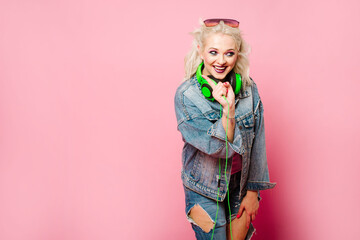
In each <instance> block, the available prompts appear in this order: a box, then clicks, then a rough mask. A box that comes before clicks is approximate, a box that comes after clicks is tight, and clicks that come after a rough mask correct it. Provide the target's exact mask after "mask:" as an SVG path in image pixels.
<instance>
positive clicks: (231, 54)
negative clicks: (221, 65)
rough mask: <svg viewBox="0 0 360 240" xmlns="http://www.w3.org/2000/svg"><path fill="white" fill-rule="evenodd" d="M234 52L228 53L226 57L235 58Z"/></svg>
mask: <svg viewBox="0 0 360 240" xmlns="http://www.w3.org/2000/svg"><path fill="white" fill-rule="evenodd" d="M234 54H235V53H234V52H228V53H226V56H228V57H232V56H234Z"/></svg>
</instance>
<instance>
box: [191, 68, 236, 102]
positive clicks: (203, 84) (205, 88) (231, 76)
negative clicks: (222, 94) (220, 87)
mask: <svg viewBox="0 0 360 240" xmlns="http://www.w3.org/2000/svg"><path fill="white" fill-rule="evenodd" d="M203 66H204V62H201V63H200V65H199V67H198V68H197V70H196V78H197V80H198V81H199V83H200V88H201V92H202V93H203V94H204V96H205V98H206V99H208V100H210V101H214V100H215V99H214V97H213V96H212V91H213V90H212V88H211V86H210V84H209V83H208V81H207V80H206V79H204V78H203V77H202V76H201V75H202V73H201V71H202V69H203ZM209 77H210V78H211V79H212V80H213V82H214V83H215V84H217V83H218V82H219V81H221V82H226V81H227V82H229V83H230V85H231V87H232V88H233V90H234V93H235V95H237V94H238V93H239V92H240V89H241V83H242V82H241V75H240V74H238V73H235V72H234V71H231V72H229V73H228V75H227V76H226V77H225V78H224V79H223V80H219V79H216V78H214V77H213V76H211V75H209Z"/></svg>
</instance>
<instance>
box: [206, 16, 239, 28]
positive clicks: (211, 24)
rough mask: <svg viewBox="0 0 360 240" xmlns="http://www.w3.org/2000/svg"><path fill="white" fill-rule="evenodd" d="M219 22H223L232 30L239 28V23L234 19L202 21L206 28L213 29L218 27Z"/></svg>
mask: <svg viewBox="0 0 360 240" xmlns="http://www.w3.org/2000/svg"><path fill="white" fill-rule="evenodd" d="M220 21H223V22H224V23H225V24H226V25H228V26H230V27H233V28H237V27H239V22H238V21H236V20H235V19H225V18H211V19H206V20H205V21H204V24H205V26H206V27H214V26H216V25H218V24H219V23H220Z"/></svg>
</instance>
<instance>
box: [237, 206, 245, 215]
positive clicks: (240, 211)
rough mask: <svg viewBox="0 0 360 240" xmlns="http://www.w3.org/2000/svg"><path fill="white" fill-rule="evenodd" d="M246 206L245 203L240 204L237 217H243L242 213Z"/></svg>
mask: <svg viewBox="0 0 360 240" xmlns="http://www.w3.org/2000/svg"><path fill="white" fill-rule="evenodd" d="M244 208H245V207H244V205H242V204H241V205H240V209H239V212H238V214H237V216H236V217H237V218H240V217H241V215H242V213H243V211H244Z"/></svg>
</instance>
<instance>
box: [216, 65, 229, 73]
mask: <svg viewBox="0 0 360 240" xmlns="http://www.w3.org/2000/svg"><path fill="white" fill-rule="evenodd" d="M213 68H214V70H215V72H217V73H223V72H225V70H226V68H227V67H224V69H218V68H216V67H215V66H213Z"/></svg>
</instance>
